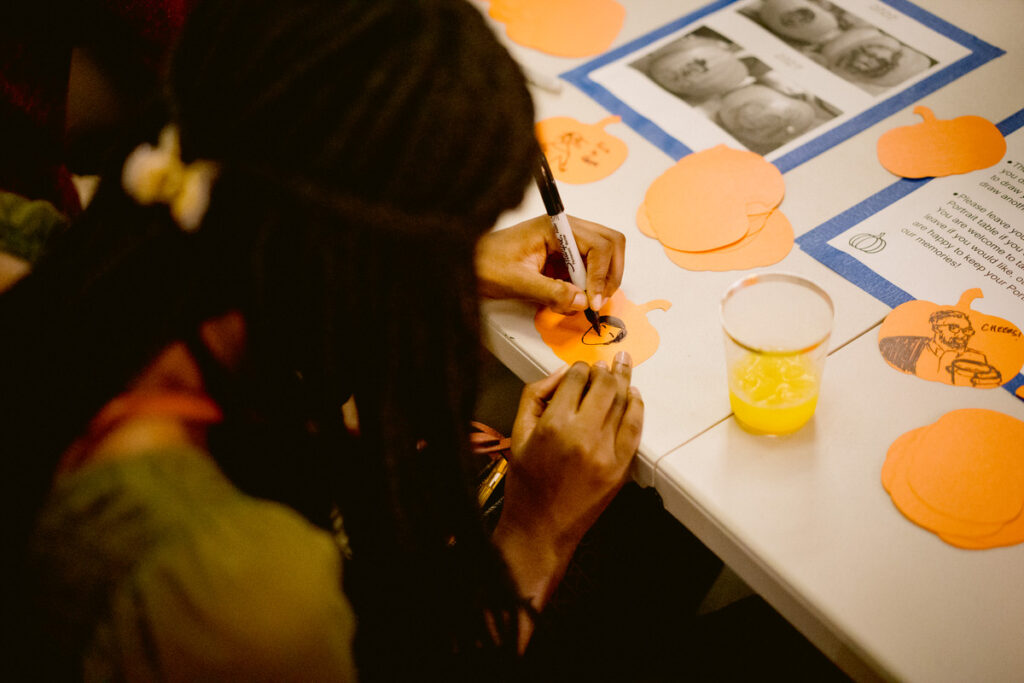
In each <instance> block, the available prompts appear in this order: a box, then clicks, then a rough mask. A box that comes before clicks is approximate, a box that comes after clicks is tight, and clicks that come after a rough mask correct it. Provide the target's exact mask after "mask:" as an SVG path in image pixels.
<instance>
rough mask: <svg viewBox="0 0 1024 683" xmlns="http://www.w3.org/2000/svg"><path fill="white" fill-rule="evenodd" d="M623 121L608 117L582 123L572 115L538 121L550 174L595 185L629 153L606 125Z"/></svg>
mask: <svg viewBox="0 0 1024 683" xmlns="http://www.w3.org/2000/svg"><path fill="white" fill-rule="evenodd" d="M621 120H622V117H620V116H609V117H607V118H604V119H601V120H600V121H598V122H597V123H583V122H581V121H577V120H576V119H574V118H572V117H571V116H555V117H552V118H549V119H544V120H543V121H538V122H537V125H536V126H535V132H536V135H537V141H538V142H540V147H541V150H543V152H544V156H546V157H547V160H548V162H549V163H550V164H551V173H552V174H553V175H554V176H555V177H556V178H558V179H559V180H561V181H563V182H566V183H573V184H583V183H592V182H594V181H597V180H601V179H602V178H604V177H606V176H608V175H610V174H611V173H613V172H614V171H615V169H617V168H618V167H619V166H621V165H622V162H624V161H625V160H626V156H627V155H628V154H629V148H628V147H626V143H625V142H623V141H622V140H620V139H619V138H617V137H615V136H614V135H612V134H610V133H607V132H605V129H604V128H605V126H607V125H609V124H612V123H617V122H619V121H621Z"/></svg>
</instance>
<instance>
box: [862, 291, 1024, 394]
mask: <svg viewBox="0 0 1024 683" xmlns="http://www.w3.org/2000/svg"><path fill="white" fill-rule="evenodd" d="M979 297H981V290H980V289H977V288H974V289H969V290H967V291H966V292H964V293H963V294H962V295H961V296H960V301H959V302H958V303H957V304H956V305H952V306H950V305H946V306H939V305H936V304H934V303H932V302H930V301H908V302H907V303H905V304H901V305H900V306H898V307H897V308H895V309H894V310H893V311H892V313H890V314H889V316H888V317H887V318H886V319H885V321H884V322H883V323H882V327H881V329H880V330H879V332H878V350H879V351H880V352H881V354H882V357H883V358H884V359H885V361H886V362H887V363H888V364H889V365H891V366H892V367H894V368H896V369H897V370H900V371H901V372H905V373H908V374H912V375H916V376H917V377H920V378H921V379H925V380H929V381H932V382H942V383H943V384H951V385H953V386H966V387H978V388H989V387H998V386H1001V385H1003V384H1005V383H1006V382H1008V381H1009V380H1011V379H1012V378H1013V377H1014V376H1015V375H1016V374H1017V373H1018V372H1019V371H1020V369H1021V365H1022V364H1024V335H1022V334H1021V331H1020V329H1019V328H1018V327H1016V326H1015V325H1013V324H1012V323H1011V322H1009V321H1008V320H1003V319H1002V318H997V317H995V316H991V315H985V314H984V313H981V312H979V311H975V310H973V309H971V307H970V305H971V301H973V300H974V299H976V298H979Z"/></svg>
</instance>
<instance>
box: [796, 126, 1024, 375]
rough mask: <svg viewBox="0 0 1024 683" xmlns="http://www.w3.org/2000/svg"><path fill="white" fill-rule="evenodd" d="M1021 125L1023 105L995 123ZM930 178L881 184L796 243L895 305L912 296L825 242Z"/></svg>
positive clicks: (1005, 129)
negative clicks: (860, 200) (880, 188)
mask: <svg viewBox="0 0 1024 683" xmlns="http://www.w3.org/2000/svg"><path fill="white" fill-rule="evenodd" d="M1022 126H1024V109H1021V110H1020V111H1018V112H1017V113H1015V114H1011V115H1010V116H1008V117H1006V118H1005V119H1003V120H1002V121H1000V122H999V123H997V124H996V127H997V128H999V132H1001V133H1002V134H1003V135H1004V136H1006V135H1009V134H1010V133H1012V132H1014V131H1016V130H1018V129H1019V128H1021V127H1022ZM933 180H935V178H921V179H918V180H912V179H909V178H902V179H900V180H897V181H896V182H895V183H893V184H892V185H889V186H888V187H886V188H883V189H882V190H880V191H879V192H877V193H875V194H873V195H871V196H870V197H868V198H867V199H865V200H864V201H862V202H861V203H859V204H856V205H854V206H852V207H850V208H849V209H847V210H846V211H844V212H842V213H841V214H839V215H838V216H835V217H834V218H831V219H829V220H827V221H825V222H824V223H822V224H821V225H819V226H818V227H816V228H814V229H813V230H810V231H808V232H806V233H804V234H803V235H801V236H800V237H798V238H796V243H797V244H798V245H800V249H801V250H803V251H804V252H806V253H807V254H808V255H810V256H812V257H813V258H815V259H817V260H818V261H820V262H821V263H823V264H824V265H826V266H828V267H829V268H831V269H832V270H834V271H836V272H837V273H839V274H840V275H842V276H843V277H845V278H846V279H847V280H849V281H850V282H852V283H853V284H855V285H857V286H858V287H860V288H861V289H863V290H864V291H865V292H867V293H868V294H870V295H872V296H873V297H875V298H876V299H878V300H879V301H881V302H882V303H884V304H886V305H888V306H890V307H892V308H896V307H897V306H899V305H900V304H902V303H906V302H907V301H911V300H913V299H914V297H913V296H911V295H910V294H909V293H907V292H905V291H903V290H902V289H900V288H899V287H897V286H896V285H894V284H893V283H891V282H889V281H888V280H886V279H885V278H884V277H882V276H881V275H879V274H878V273H876V272H875V271H873V270H871V269H870V268H868V267H867V266H866V265H864V264H863V263H861V262H860V261H858V260H857V259H855V258H854V257H852V256H850V255H849V254H847V253H845V252H842V251H839V250H838V249H836V248H835V247H833V246H832V245H830V244H829V243H828V242H829V240H831V239H832V238H833V237H835V236H836V235H839V234H841V233H843V232H845V231H847V230H849V229H850V228H851V227H853V226H854V225H856V224H857V223H860V222H861V221H863V220H864V219H866V218H868V217H869V216H872V215H874V214H876V213H878V212H879V211H881V210H882V209H884V208H886V207H887V206H889V205H890V204H892V203H894V202H896V201H898V200H900V199H903V198H904V197H906V196H907V195H909V194H910V193H911V192H914V191H915V190H918V189H920V188H921V187H923V186H925V185H927V184H928V183H930V182H931V181H933ZM1019 386H1024V374H1019V375H1017V376H1016V377H1015V378H1013V379H1012V380H1010V381H1009V382H1007V383H1006V384H1004V385H1003V388H1004V389H1006V390H1008V391H1009V392H1010V393H1011V394H1012V393H1014V392H1015V391H1016V390H1017V387H1019Z"/></svg>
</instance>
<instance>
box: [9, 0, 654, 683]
mask: <svg viewBox="0 0 1024 683" xmlns="http://www.w3.org/2000/svg"><path fill="white" fill-rule="evenodd" d="M124 152H125V153H124V155H122V157H121V158H124V159H125V161H124V163H123V165H122V164H119V166H118V168H116V169H110V170H109V171H108V172H106V173H104V174H103V177H104V180H103V182H101V184H100V187H99V190H98V191H97V194H96V196H95V198H94V199H93V200H92V202H91V203H90V205H89V207H88V208H87V210H86V211H85V212H84V214H83V215H82V216H81V218H80V219H79V220H77V221H76V223H75V224H74V225H73V226H72V227H71V228H69V229H68V230H66V231H64V232H62V233H61V234H60V235H59V236H57V237H56V238H55V240H54V243H53V244H52V245H50V246H49V247H48V250H47V253H46V255H45V256H44V257H43V258H42V259H41V261H40V262H39V263H38V264H36V266H35V268H34V270H33V272H32V273H31V274H30V275H28V276H27V277H25V278H24V279H22V280H21V281H20V282H18V283H17V284H16V285H15V286H14V287H13V288H12V289H11V290H9V291H8V292H7V293H5V294H4V295H3V296H2V297H0V330H3V334H2V335H0V377H3V391H2V392H0V428H2V430H3V434H4V444H5V446H4V457H3V458H2V460H3V462H4V465H5V471H4V474H3V476H2V477H0V479H2V480H3V482H4V485H5V487H6V488H5V491H4V496H3V499H4V506H5V511H4V515H3V517H4V524H5V536H4V541H5V546H6V547H7V548H8V549H10V550H11V551H12V555H11V556H10V557H12V558H13V560H12V564H13V565H14V566H15V567H16V568H18V569H19V570H20V571H21V574H20V576H19V580H17V581H9V582H5V604H6V605H8V607H9V613H10V615H12V617H9V618H8V619H7V620H5V621H7V623H8V624H13V623H17V624H18V628H17V629H16V631H17V633H13V632H12V633H9V634H7V635H8V637H7V638H6V639H5V641H6V645H7V648H8V653H7V656H6V657H5V666H7V667H17V666H18V665H19V664H21V665H25V666H24V668H23V669H22V670H21V671H20V672H19V676H20V679H21V680H26V679H31V678H40V679H44V680H55V679H56V680H60V679H63V678H72V679H76V678H77V679H84V680H169V681H175V680H189V681H192V680H247V681H251V680H274V681H285V680H351V679H353V678H354V677H355V676H356V675H358V677H359V678H361V679H364V680H406V679H409V678H412V677H415V678H417V679H422V680H464V679H470V680H499V679H504V678H510V677H513V676H514V674H515V672H516V667H517V662H518V660H519V656H520V653H521V652H522V651H523V648H524V647H525V644H526V642H527V641H528V640H529V638H530V633H531V631H532V629H533V627H534V622H535V619H536V617H537V614H538V612H539V611H540V610H542V609H543V607H544V605H545V602H546V601H547V600H548V599H549V597H550V596H551V593H552V591H553V590H554V588H555V586H556V585H557V583H558V581H559V579H560V577H561V576H562V574H563V572H564V571H565V567H566V566H567V564H568V562H569V559H570V558H571V556H572V553H573V551H574V549H575V547H576V546H577V544H578V543H579V541H580V539H581V537H582V536H583V534H584V533H585V532H586V530H587V529H588V528H589V527H590V525H591V524H592V523H593V522H594V520H595V519H596V518H597V517H598V516H599V515H600V513H601V511H602V510H603V509H604V507H605V506H606V505H607V504H608V502H609V501H610V500H611V499H612V498H613V497H614V495H615V493H616V492H617V491H618V490H619V488H620V487H621V486H622V484H623V482H624V481H625V478H626V476H627V470H628V466H629V463H630V461H631V459H632V457H633V454H634V452H635V450H636V447H637V445H638V442H639V434H640V429H641V424H642V417H643V404H642V400H641V399H640V397H639V394H638V392H637V391H636V390H635V389H634V388H632V387H630V361H629V359H628V357H621V358H618V359H617V360H616V363H615V364H614V367H611V368H609V367H607V366H604V365H603V364H598V365H595V366H594V367H589V366H587V365H586V364H583V363H578V364H575V365H573V366H572V367H570V368H567V369H565V370H563V371H561V372H559V373H555V374H554V375H552V376H550V377H547V378H545V379H543V380H540V381H539V382H536V383H533V384H531V385H528V386H527V388H526V390H525V391H524V394H523V398H522V400H521V403H520V409H519V414H518V417H517V420H516V424H515V427H514V430H513V435H512V436H513V445H512V449H511V456H510V470H509V473H508V476H507V482H506V487H505V503H504V509H503V512H502V515H501V518H500V519H499V521H498V524H497V528H496V529H495V531H494V533H493V535H490V536H489V535H488V534H487V533H486V532H485V530H484V527H483V525H482V524H481V522H480V518H479V510H478V509H477V508H476V505H475V500H474V498H473V495H472V492H471V485H472V479H473V475H474V474H475V472H474V471H473V470H472V469H471V467H470V466H469V465H468V464H467V463H468V462H469V457H468V455H469V439H468V434H467V432H468V425H469V420H470V416H471V411H472V408H473V403H474V399H475V391H476V359H477V354H478V353H479V336H478V307H477V304H478V296H479V295H481V294H483V295H488V296H517V297H521V298H526V299H531V300H534V301H538V302H540V303H544V304H548V305H555V306H556V307H558V308H559V309H561V310H563V311H566V312H568V311H572V310H579V309H581V308H582V307H583V305H584V303H585V297H584V296H583V293H582V292H580V291H579V290H578V289H574V288H573V287H572V286H571V285H569V284H568V283H565V282H562V281H560V280H556V279H552V278H547V277H545V276H544V275H543V274H542V269H543V267H544V263H545V261H546V259H547V257H548V256H549V254H551V253H553V252H554V251H555V250H556V249H557V245H556V244H555V243H554V242H553V240H552V239H551V237H550V236H549V235H548V226H547V224H546V218H544V217H541V219H539V220H535V221H527V222H525V223H523V224H520V225H519V226H515V227H513V228H509V229H507V230H501V231H497V232H493V233H491V232H488V230H489V229H490V228H491V227H492V226H493V225H494V223H495V221H496V220H497V218H498V216H499V214H501V213H502V212H503V211H505V210H507V209H510V208H513V207H515V206H516V205H517V204H518V203H519V202H520V201H521V199H522V197H523V194H524V191H525V189H526V187H527V185H528V181H529V178H530V176H531V170H532V167H533V164H534V163H535V161H536V155H537V154H538V146H537V143H536V141H535V139H534V137H533V108H532V103H531V101H530V97H529V94H528V92H527V90H526V86H525V83H524V80H523V76H522V74H521V72H520V71H519V69H518V68H517V66H516V64H515V63H514V61H513V60H512V59H511V57H510V56H509V55H508V54H507V52H506V51H505V50H504V49H503V48H502V47H501V46H500V44H499V43H498V42H497V41H496V39H495V38H494V36H493V35H492V34H491V33H490V31H489V29H488V28H487V26H486V24H485V23H484V22H483V20H482V18H481V17H480V15H479V12H478V11H477V10H476V9H475V8H473V7H472V6H470V5H469V4H468V3H466V2H464V1H463V0H401V1H399V0H295V1H294V2H277V1H276V0H205V1H200V2H199V3H198V4H197V6H196V7H195V9H194V11H193V12H192V13H191V15H190V16H189V19H188V21H187V22H186V25H185V28H184V31H183V33H182V36H181V38H180V41H179V42H178V44H177V46H176V47H175V49H174V52H173V58H172V61H171V68H170V69H169V72H168V77H167V83H166V87H165V101H164V103H163V106H161V107H159V108H158V110H157V111H156V112H154V113H153V114H152V115H147V116H142V117H140V118H139V119H138V120H137V121H135V122H134V126H133V127H132V129H131V130H129V131H127V134H126V140H125V145H124ZM574 229H575V230H576V233H577V238H578V241H579V242H580V243H581V246H582V248H583V249H582V250H583V251H584V253H585V257H586V258H587V262H588V267H589V272H590V276H591V278H592V279H591V282H590V286H589V287H588V290H589V292H590V294H591V296H602V297H607V296H610V295H611V294H612V293H613V292H614V291H615V289H616V288H617V287H618V284H619V281H620V280H621V277H622V268H623V263H622V257H623V242H622V237H621V235H619V234H618V233H615V232H614V231H611V230H608V229H607V228H603V227H602V226H598V225H595V224H591V223H587V222H585V221H578V220H577V221H575V223H574ZM300 513H301V514H300ZM324 529H333V530H334V534H333V535H332V534H330V533H328V532H327V531H325V530H324ZM342 535H344V537H345V539H346V542H345V544H344V545H345V552H344V553H339V551H338V548H337V545H336V544H335V539H336V538H338V537H340V536H342ZM342 567H344V581H343V582H342Z"/></svg>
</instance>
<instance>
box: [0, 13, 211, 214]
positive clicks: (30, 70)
mask: <svg viewBox="0 0 1024 683" xmlns="http://www.w3.org/2000/svg"><path fill="white" fill-rule="evenodd" d="M194 3H195V0H122V1H120V2H118V1H116V0H27V1H24V0H18V2H16V3H12V4H15V5H16V7H14V8H12V9H10V10H7V11H5V16H4V19H3V21H2V22H0V190H7V191H9V192H14V193H17V194H20V195H23V196H25V197H28V198H30V199H44V200H47V201H50V202H52V203H53V204H54V206H56V207H57V208H58V209H60V210H61V211H63V212H64V213H66V214H69V215H73V214H74V213H77V211H78V210H79V208H80V207H79V204H78V197H77V195H76V193H75V191H74V188H73V186H72V185H71V178H70V173H69V172H68V169H67V166H66V164H65V162H66V158H65V151H66V149H65V144H64V124H65V113H66V107H65V105H66V99H67V86H68V73H69V66H70V62H71V50H72V48H73V47H86V48H89V49H90V51H91V52H92V53H93V54H94V56H95V57H96V58H97V59H98V60H99V61H100V63H101V64H102V65H103V67H104V68H105V70H107V69H109V71H110V72H111V76H112V77H113V78H114V80H115V81H116V83H117V85H118V86H119V90H122V91H124V92H126V93H130V94H139V95H140V96H143V94H144V93H147V92H149V91H151V90H150V89H151V88H152V87H154V86H155V84H156V83H157V80H158V79H157V76H158V74H159V68H160V66H161V64H162V62H163V58H164V55H166V54H167V52H168V49H169V48H170V46H171V44H172V43H173V41H174V38H175V36H177V33H178V31H179V30H180V29H181V26H182V24H183V23H184V21H185V16H186V14H187V12H188V10H189V9H190V8H191V7H192V6H193V5H194Z"/></svg>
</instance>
